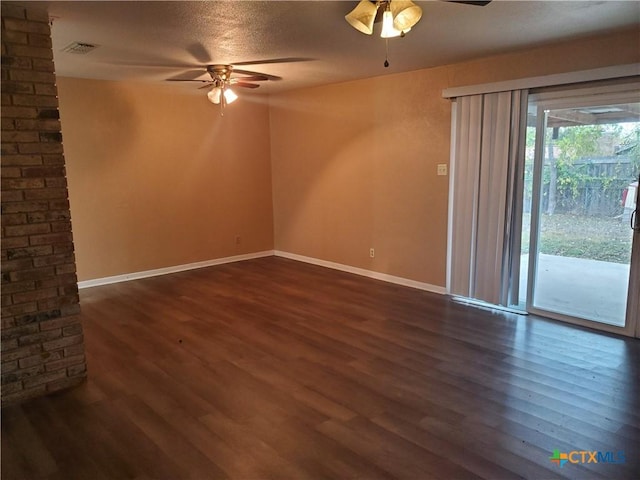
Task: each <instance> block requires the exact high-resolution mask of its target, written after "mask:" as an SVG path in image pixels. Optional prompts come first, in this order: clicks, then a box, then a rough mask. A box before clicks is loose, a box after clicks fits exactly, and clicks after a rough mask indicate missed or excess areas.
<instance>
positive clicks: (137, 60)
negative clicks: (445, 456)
mask: <svg viewBox="0 0 640 480" xmlns="http://www.w3.org/2000/svg"><path fill="white" fill-rule="evenodd" d="M18 3H20V2H18ZM23 3H24V2H23ZM29 3H31V4H32V5H37V6H40V7H44V8H48V11H49V15H50V16H51V17H52V18H53V27H52V32H53V33H52V35H53V48H54V57H55V62H56V70H57V72H58V74H59V75H63V76H74V77H84V78H99V79H112V80H134V81H149V82H156V83H165V80H167V79H171V78H203V79H204V78H207V76H206V75H202V74H203V73H204V72H203V71H202V70H198V69H197V67H198V66H199V65H203V64H212V63H236V62H250V61H269V60H272V61H273V60H274V59H291V58H295V59H297V60H298V61H295V62H282V63H281V62H273V63H262V64H261V63H255V64H250V65H245V66H243V67H242V68H244V69H247V70H253V71H258V72H262V73H267V74H270V75H274V76H277V77H280V78H281V79H280V80H278V81H272V82H263V83H262V88H260V89H256V90H253V91H252V93H253V92H257V93H272V92H277V91H283V90H288V89H296V88H301V87H310V86H316V85H322V84H327V83H336V82H342V81H348V80H353V79H359V78H366V77H372V76H378V75H385V74H390V73H398V72H402V71H409V70H417V69H421V68H426V67H432V66H436V65H444V64H449V63H454V62H459V61H463V60H468V59H471V58H476V57H481V56H487V55H492V54H496V53H501V52H507V51H512V50H518V49H522V48H524V47H527V46H532V45H540V44H545V43H550V42H554V41H559V40H563V39H569V38H575V37H579V36H587V35H594V34H598V33H604V32H608V31H611V30H616V29H627V28H633V27H634V26H635V27H636V28H637V27H638V25H639V24H640V2H638V1H593V0H591V1H565V2H560V1H508V0H494V1H493V2H492V3H490V4H489V5H488V6H486V7H477V6H470V5H463V4H456V3H447V2H442V1H426V2H416V3H418V4H419V5H420V6H421V7H422V9H423V17H422V20H421V21H420V22H419V23H418V24H417V25H416V26H415V27H414V28H413V30H412V31H411V32H409V33H408V34H407V35H406V36H405V37H404V38H394V39H390V40H389V42H388V48H389V61H390V64H391V65H390V67H389V68H384V67H383V62H384V59H385V41H384V40H383V39H381V38H380V37H379V36H378V32H377V31H376V33H374V35H373V36H367V35H364V34H362V33H360V32H358V31H356V30H354V29H353V28H352V27H351V26H350V25H349V24H347V22H346V21H345V20H344V15H345V14H346V13H348V12H349V11H350V10H351V9H352V8H353V7H354V6H355V5H356V4H357V1H356V0H353V1H293V2H287V1H270V2H260V1H231V2H225V1H209V2H201V1H182V2H167V1H163V2H146V1H145V2H141V1H138V2H136V1H130V2H114V1H107V2H100V1H91V2H29ZM376 28H379V27H376ZM74 41H78V42H86V43H91V44H96V45H98V46H99V47H98V48H97V49H95V50H94V51H92V52H90V53H88V54H86V55H78V54H71V53H65V52H63V51H62V50H63V49H64V47H66V46H67V45H69V44H70V43H71V42H74ZM200 75H202V76H200ZM174 85H175V84H174ZM180 85H181V86H182V85H184V86H185V88H193V89H194V90H197V89H196V88H195V87H194V85H193V84H190V83H185V84H180ZM196 86H197V85H196ZM243 93H244V92H243Z"/></svg>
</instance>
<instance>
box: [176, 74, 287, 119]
mask: <svg viewBox="0 0 640 480" xmlns="http://www.w3.org/2000/svg"><path fill="white" fill-rule="evenodd" d="M202 68H203V69H204V70H206V71H207V73H208V74H209V75H210V76H211V80H209V79H207V80H198V79H184V78H172V79H169V81H172V82H200V83H204V84H205V85H203V86H202V87H200V88H209V89H210V90H209V92H208V93H207V98H208V99H209V101H210V102H211V103H214V104H216V105H220V106H221V107H222V108H224V106H225V105H227V104H229V103H232V102H234V101H235V100H237V98H238V95H236V93H235V92H234V91H233V90H231V86H232V85H234V86H238V87H242V88H258V87H259V86H260V85H259V84H257V83H253V82H264V81H266V80H277V79H279V78H280V77H275V76H273V75H266V74H262V73H257V72H251V71H248V70H240V69H235V68H234V66H233V65H204V66H203V67H202ZM234 73H236V74H240V76H233V74H234Z"/></svg>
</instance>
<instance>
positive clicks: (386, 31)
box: [380, 10, 402, 38]
mask: <svg viewBox="0 0 640 480" xmlns="http://www.w3.org/2000/svg"><path fill="white" fill-rule="evenodd" d="M401 34H402V32H401V31H400V30H396V29H395V28H394V27H393V14H392V13H391V10H386V11H385V12H384V14H383V15H382V32H381V33H380V36H381V37H382V38H393V37H399V36H400V35H401Z"/></svg>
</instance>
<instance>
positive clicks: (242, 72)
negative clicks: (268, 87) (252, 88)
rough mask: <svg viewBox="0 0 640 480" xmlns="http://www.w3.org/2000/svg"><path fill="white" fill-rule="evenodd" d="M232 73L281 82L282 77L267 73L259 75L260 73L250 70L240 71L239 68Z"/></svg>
mask: <svg viewBox="0 0 640 480" xmlns="http://www.w3.org/2000/svg"><path fill="white" fill-rule="evenodd" d="M233 72H234V73H241V74H242V75H251V76H253V75H255V76H261V77H267V80H272V81H277V80H282V77H278V76H277V75H269V74H268V73H260V72H252V71H251V70H241V69H239V68H234V69H233Z"/></svg>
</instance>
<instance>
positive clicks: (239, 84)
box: [233, 82, 260, 88]
mask: <svg viewBox="0 0 640 480" xmlns="http://www.w3.org/2000/svg"><path fill="white" fill-rule="evenodd" d="M233 86H236V87H243V88H258V87H259V86H260V85H256V84H255V83H245V82H233Z"/></svg>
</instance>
